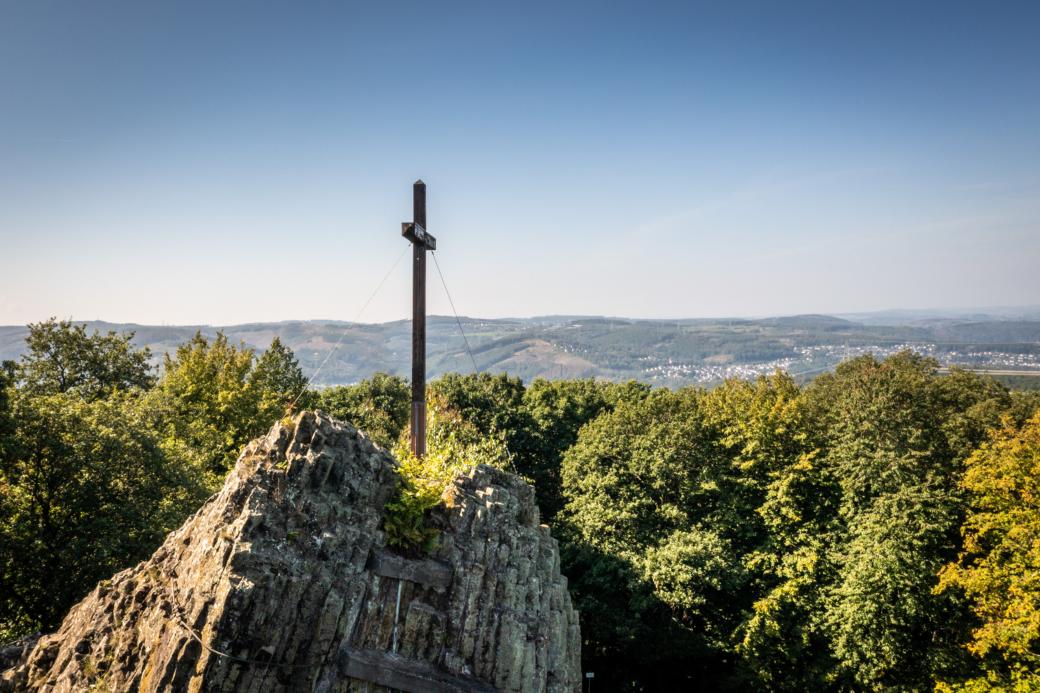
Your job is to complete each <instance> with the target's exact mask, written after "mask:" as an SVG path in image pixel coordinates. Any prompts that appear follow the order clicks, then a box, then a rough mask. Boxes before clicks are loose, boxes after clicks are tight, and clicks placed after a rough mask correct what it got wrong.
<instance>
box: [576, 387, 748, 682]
mask: <svg viewBox="0 0 1040 693" xmlns="http://www.w3.org/2000/svg"><path fill="white" fill-rule="evenodd" d="M727 466H728V458H727V456H726V455H725V453H724V451H723V449H722V448H721V446H720V444H719V436H718V434H717V431H716V430H715V428H714V427H713V426H712V425H711V423H710V422H709V421H708V419H707V417H706V416H705V414H704V411H703V408H702V395H701V394H700V393H699V392H697V391H695V390H680V391H677V392H671V391H667V390H657V391H654V392H652V393H651V394H649V395H648V396H647V397H646V398H645V399H642V400H639V401H635V402H622V403H620V404H619V405H618V406H617V407H616V408H615V409H614V410H613V411H610V412H607V413H604V414H601V415H600V416H599V417H597V418H596V419H594V420H593V421H592V422H590V423H589V424H587V425H586V426H585V427H583V428H582V429H581V431H580V433H579V434H578V440H577V442H576V443H575V445H574V446H573V447H572V448H571V449H569V450H568V451H567V453H566V454H565V455H564V459H563V470H562V471H563V489H564V495H565V497H566V498H567V504H566V506H565V508H564V510H563V511H562V513H561V516H562V520H563V522H564V523H565V525H566V529H565V532H566V533H567V534H569V535H570V536H569V538H568V541H567V543H568V544H570V545H571V547H572V548H571V549H569V550H568V551H567V553H568V558H567V561H568V568H572V567H577V566H581V567H582V568H583V572H575V571H574V570H571V572H569V575H571V576H572V582H571V586H572V589H573V590H574V591H575V593H576V599H577V601H578V607H579V609H580V610H582V612H583V614H584V615H585V618H586V619H589V620H591V621H592V622H593V623H596V624H598V625H599V626H600V628H598V629H597V631H594V632H591V633H589V632H586V638H587V643H586V658H587V659H588V660H589V661H592V662H596V665H597V666H598V667H601V668H605V669H607V670H608V671H609V670H611V669H612V668H615V667H617V666H618V664H619V662H617V661H616V660H617V659H618V658H622V659H624V658H630V659H632V660H636V661H639V662H640V667H639V670H638V671H637V672H634V674H635V676H636V677H637V678H639V679H641V680H643V682H644V684H645V685H650V684H649V683H648V682H650V681H652V682H654V683H653V686H654V687H669V686H671V687H674V686H680V685H686V683H687V682H686V680H685V679H686V676H687V675H689V674H690V673H691V672H707V671H710V672H712V673H711V674H710V675H711V676H713V677H714V679H713V680H714V683H715V685H722V683H721V682H722V681H724V680H725V679H726V678H727V677H728V676H729V673H728V669H729V667H728V666H727V665H726V660H727V656H726V650H728V649H729V646H730V644H729V642H728V638H729V634H730V633H731V632H732V631H733V629H734V627H735V626H736V624H737V621H738V619H739V608H733V607H734V605H733V604H732V603H731V601H730V599H729V596H730V595H733V594H735V593H738V592H739V591H740V589H741V587H742V584H743V582H744V579H745V574H744V571H743V568H742V566H741V565H740V561H739V556H738V555H736V553H735V552H734V551H733V547H732V538H733V536H734V532H733V529H734V528H733V527H732V525H730V524H728V519H729V518H732V517H733V514H732V513H731V512H730V509H729V508H728V507H727V506H728V503H729V502H730V500H731V499H730V498H728V497H727V494H726V484H725V481H724V476H725V475H726V472H727ZM575 545H577V546H575ZM606 576H612V577H606ZM621 578H624V582H621V583H618V582H617V580H619V579H621ZM604 579H605V582H606V584H607V586H608V589H609V592H608V595H610V596H608V597H607V598H606V599H600V598H599V597H597V596H596V592H597V591H598V590H600V589H602V588H603V586H604ZM619 603H620V604H624V605H625V608H626V611H627V613H626V614H625V619H624V621H625V622H618V621H617V620H616V619H615V618H614V617H613V615H612V614H610V613H603V612H602V611H601V609H602V608H603V605H616V604H619ZM608 608H610V607H608ZM604 626H605V627H606V628H609V630H608V629H604V628H603V627H604ZM631 674H632V672H630V674H629V675H631ZM705 680H706V679H702V683H704V682H705Z"/></svg>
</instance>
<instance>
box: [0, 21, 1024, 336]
mask: <svg viewBox="0 0 1040 693" xmlns="http://www.w3.org/2000/svg"><path fill="white" fill-rule="evenodd" d="M1038 26H1040V3H1035V2H1028V3H1013V2H1001V3H963V4H960V3H954V2H941V3H940V2H936V3H924V2H914V3H891V4H887V3H834V2H821V3H795V2H791V3H773V2H769V3H742V2H726V3H721V2H720V3H715V4H696V3H650V2H641V3H613V2H611V3H607V2H599V3H509V4H506V3H488V2H482V3H433V2H426V3H356V4H351V3H338V2H337V3H333V2H328V3H324V2H323V3H308V2H284V3H280V2H263V3H245V2H242V3H226V2H225V3H215V2H168V3H142V2H130V1H127V2H105V1H102V0H99V1H97V2H89V3H83V2H46V1H41V0H33V1H28V0H26V1H10V0H9V1H7V2H2V3H0V248H2V250H0V324H15V323H21V322H26V321H31V320H40V319H44V318H46V317H48V316H50V315H58V316H62V317H73V318H76V319H94V318H102V319H107V320H113V321H134V322H142V323H213V324H227V323H238V322H246V321H254V320H280V319H294V318H338V319H348V320H349V319H354V318H355V317H357V315H358V311H359V309H360V308H361V306H362V304H363V303H364V301H365V299H366V298H367V297H368V295H369V294H370V292H371V291H372V289H373V288H374V287H375V285H376V284H377V283H378V282H379V280H380V279H381V278H382V277H383V276H384V275H385V273H386V272H387V270H388V269H390V267H391V266H392V265H393V263H394V261H395V259H396V258H398V257H399V255H400V252H401V250H402V248H403V245H404V244H405V241H404V240H403V239H402V238H401V237H400V235H399V234H400V227H399V224H400V222H401V221H404V220H406V219H408V218H409V217H410V215H411V209H410V199H411V198H410V194H411V193H410V186H411V183H412V181H413V180H414V179H415V178H417V177H422V178H423V179H424V180H426V182H427V183H428V185H429V227H430V231H431V232H432V233H434V234H435V235H436V236H437V237H438V241H439V247H440V250H439V251H438V258H439V260H440V264H441V267H442V268H443V269H444V272H445V275H446V277H447V280H448V284H449V287H450V288H451V290H452V293H453V295H454V298H455V303H456V306H457V308H458V309H459V311H460V312H461V313H464V314H468V315H475V316H487V317H498V316H520V315H537V314H550V313H582V314H588V313H592V314H610V315H626V316H633V317H699V316H737V315H775V314H789V313H801V312H851V311H866V310H875V309H884V308H923V307H950V306H989V305H1014V304H1036V303H1040V271H1037V267H1038V260H1040V40H1037V38H1036V29H1037V27H1038ZM430 281H431V287H430V297H431V298H430V301H429V309H430V311H431V312H436V313H447V312H448V311H449V308H448V305H447V301H446V300H445V299H444V297H443V292H442V291H441V290H440V287H439V284H437V283H434V282H436V275H435V274H434V273H433V270H432V267H431V275H430ZM409 282H410V275H409V270H408V263H407V262H401V263H400V264H399V265H397V266H396V269H395V270H394V272H393V274H392V275H391V277H390V279H389V280H388V282H387V284H386V285H385V287H384V289H383V291H382V292H380V294H379V295H378V296H377V297H376V299H375V300H374V301H373V302H372V303H371V305H370V306H369V308H368V310H367V311H366V312H365V313H364V314H363V315H362V319H363V320H366V321H377V320H390V319H397V318H404V317H406V316H407V315H408V313H409V307H408V302H409V300H410V289H409Z"/></svg>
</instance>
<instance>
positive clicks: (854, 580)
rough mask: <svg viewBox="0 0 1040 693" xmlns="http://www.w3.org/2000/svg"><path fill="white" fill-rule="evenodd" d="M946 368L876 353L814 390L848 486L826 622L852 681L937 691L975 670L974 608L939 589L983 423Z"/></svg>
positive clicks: (833, 465) (844, 674)
mask: <svg viewBox="0 0 1040 693" xmlns="http://www.w3.org/2000/svg"><path fill="white" fill-rule="evenodd" d="M936 367H937V364H936V363H935V361H933V360H931V359H927V358H923V357H921V356H917V355H915V354H912V353H909V352H905V353H901V354H898V355H896V356H892V357H890V358H888V359H886V360H885V361H882V362H878V361H876V360H875V359H874V358H873V357H870V356H865V357H861V358H858V359H853V360H852V361H849V362H846V363H844V364H842V365H841V366H839V367H838V369H837V370H836V372H835V373H834V374H833V375H827V376H822V377H820V378H818V379H817V380H816V381H815V382H814V383H813V385H812V386H811V387H810V388H809V389H808V391H807V393H806V394H807V397H808V400H809V401H808V404H807V406H809V408H810V411H812V412H813V415H814V426H816V427H818V431H819V438H820V441H821V444H822V448H823V449H822V451H821V455H822V457H821V460H822V462H823V463H824V464H825V465H826V466H827V468H828V470H827V473H828V474H832V475H833V478H834V480H835V481H836V483H837V485H838V488H839V489H840V498H839V501H838V508H837V517H836V518H835V519H836V522H835V525H834V531H833V532H832V533H831V534H830V536H829V537H828V542H829V544H830V547H831V548H830V551H829V552H828V556H827V558H826V559H825V560H826V561H827V562H828V563H829V564H830V566H831V567H832V575H833V577H832V579H831V581H830V582H829V584H824V585H822V586H821V589H822V593H823V596H824V598H823V599H822V600H821V605H822V607H823V609H824V613H823V614H822V616H821V618H822V621H823V623H824V625H825V629H826V631H827V634H828V639H829V641H830V646H831V650H832V652H833V655H834V657H835V660H836V667H835V672H834V674H835V676H836V677H837V679H838V680H839V681H842V682H843V685H844V686H847V687H852V688H864V689H865V688H870V689H877V688H884V687H891V686H897V687H900V686H902V687H911V688H927V687H931V685H932V684H933V682H934V680H935V677H936V676H940V675H943V673H944V672H952V671H957V670H959V669H961V668H962V667H964V666H965V661H964V658H963V657H961V656H959V655H958V654H957V649H956V645H955V642H956V640H957V638H958V637H959V630H960V629H962V628H964V627H966V626H965V620H966V617H967V614H966V613H965V612H964V610H963V608H961V606H960V605H959V604H958V603H957V602H956V600H953V599H951V598H950V597H949V596H947V595H935V594H934V593H933V588H934V587H935V584H936V574H937V573H938V570H939V568H940V567H941V566H942V565H943V564H944V563H946V562H947V561H949V560H950V559H951V558H952V557H953V555H955V552H956V548H957V527H958V524H959V519H960V513H961V512H962V502H961V499H960V495H959V493H958V489H957V480H958V478H959V475H960V465H959V462H960V460H959V458H958V452H959V450H963V449H964V447H965V433H964V432H965V431H968V432H970V431H972V430H975V428H976V427H975V426H974V425H973V424H971V423H970V422H965V421H960V422H955V425H951V422H953V421H954V416H953V415H954V413H956V412H962V413H963V411H964V405H965V404H966V402H968V401H971V400H972V399H973V398H972V397H968V396H967V395H965V394H964V393H960V394H958V396H956V397H951V396H950V392H949V391H948V388H947V387H946V386H945V384H944V382H943V381H942V379H941V377H939V376H937V375H936V372H935V371H936ZM982 399H984V397H983V398H982ZM969 437H970V436H969Z"/></svg>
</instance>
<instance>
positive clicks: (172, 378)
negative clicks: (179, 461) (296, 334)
mask: <svg viewBox="0 0 1040 693" xmlns="http://www.w3.org/2000/svg"><path fill="white" fill-rule="evenodd" d="M305 384H306V379H305V378H304V377H303V374H302V373H301V371H300V368H299V366H298V365H297V364H296V359H295V358H294V356H293V354H292V352H291V351H289V350H288V349H286V348H285V347H283V346H282V344H281V342H279V341H278V340H277V339H275V340H274V341H273V342H272V344H271V348H270V349H269V350H267V351H266V352H264V353H263V354H262V355H261V356H260V358H259V360H257V359H256V358H255V356H254V354H253V351H252V350H251V349H249V348H247V347H245V346H244V345H239V346H236V345H234V344H231V343H229V342H228V340H227V338H226V337H225V336H224V335H223V334H218V335H217V337H216V338H215V339H214V340H213V341H212V342H210V341H209V340H207V339H206V338H205V337H203V336H202V334H201V333H196V334H195V336H194V337H193V338H192V339H191V340H190V341H189V342H187V343H185V344H182V345H181V346H179V347H177V351H176V353H175V354H174V355H173V356H170V355H166V357H165V360H164V363H163V374H162V377H161V378H160V380H159V383H158V385H157V386H156V387H155V388H154V389H153V390H152V392H151V393H150V406H151V407H152V408H153V409H154V410H155V411H156V412H157V416H158V417H159V418H160V419H161V421H162V424H163V445H164V447H165V448H166V449H167V450H168V451H169V453H170V454H171V455H175V456H178V457H185V458H187V459H189V460H191V463H192V465H193V466H197V467H200V468H202V469H205V470H207V472H208V473H209V474H210V484H211V485H214V486H215V485H217V484H219V483H220V480H221V479H222V478H223V475H224V473H225V472H226V471H227V470H228V469H229V468H230V467H231V465H233V464H234V462H235V459H236V458H237V457H238V454H239V452H240V451H241V449H242V446H243V445H245V444H246V443H247V442H248V441H250V440H252V439H253V438H255V437H256V436H258V435H260V434H261V433H264V432H265V431H267V430H268V429H269V428H270V427H271V426H272V425H273V424H274V422H275V421H278V420H279V419H281V418H283V417H284V416H286V415H288V414H290V413H291V410H290V407H291V406H292V405H293V403H294V399H295V397H296V396H297V395H298V394H299V393H300V392H301V391H302V389H303V386H304V385H305ZM296 405H297V406H300V402H296Z"/></svg>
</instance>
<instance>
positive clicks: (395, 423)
mask: <svg viewBox="0 0 1040 693" xmlns="http://www.w3.org/2000/svg"><path fill="white" fill-rule="evenodd" d="M411 400H412V392H411V388H409V387H408V381H407V380H405V379H404V378H402V377H400V376H396V375H390V374H388V373H381V372H380V373H374V374H373V375H372V377H371V378H368V379H366V380H362V381H361V382H359V383H357V384H355V385H341V386H339V387H329V388H326V389H324V390H321V391H320V392H319V393H318V395H317V404H316V406H317V407H318V408H319V409H322V410H323V411H325V412H327V413H328V414H329V415H331V416H333V417H335V418H337V419H340V420H342V421H347V422H350V423H352V424H354V425H355V426H357V428H358V429H360V430H362V431H364V432H365V433H366V434H367V435H368V436H370V437H371V438H372V440H374V441H375V442H376V443H378V444H379V445H381V446H383V447H384V448H391V447H393V446H394V444H395V443H396V442H397V440H398V439H399V438H400V437H401V433H402V432H403V431H404V429H405V427H406V426H407V425H408V418H409V416H410V415H411Z"/></svg>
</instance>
